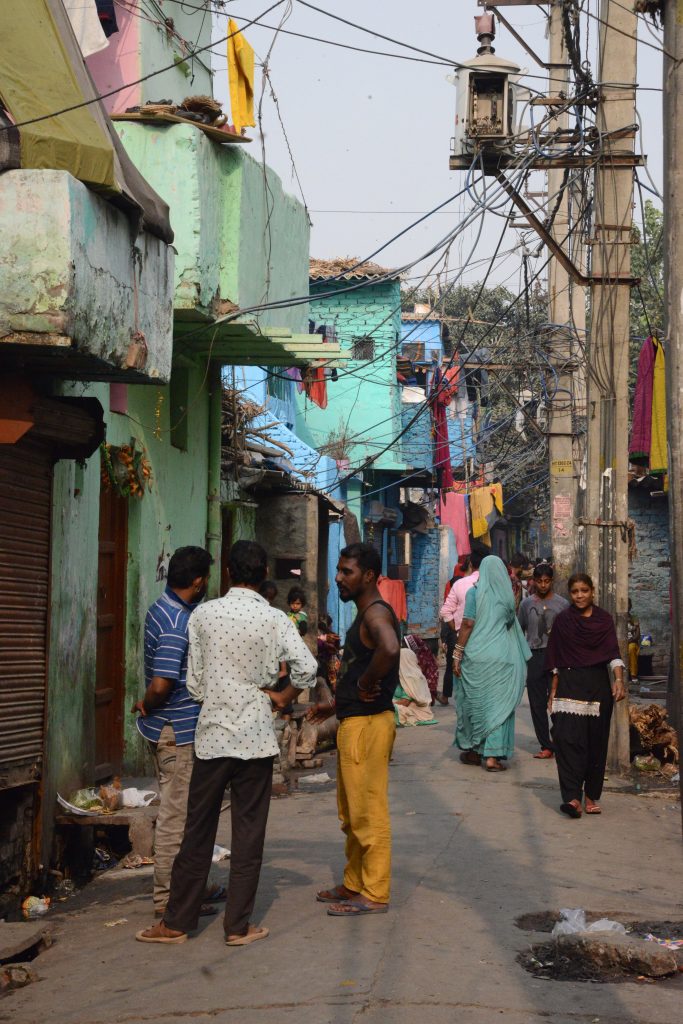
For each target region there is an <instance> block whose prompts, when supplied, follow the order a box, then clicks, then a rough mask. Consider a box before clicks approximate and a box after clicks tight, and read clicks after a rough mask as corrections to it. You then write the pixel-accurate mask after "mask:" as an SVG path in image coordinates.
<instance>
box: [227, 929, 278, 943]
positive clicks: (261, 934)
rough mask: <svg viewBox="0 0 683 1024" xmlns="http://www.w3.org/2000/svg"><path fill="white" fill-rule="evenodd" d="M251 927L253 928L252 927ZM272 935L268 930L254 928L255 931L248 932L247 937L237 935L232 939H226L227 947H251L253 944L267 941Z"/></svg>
mask: <svg viewBox="0 0 683 1024" xmlns="http://www.w3.org/2000/svg"><path fill="white" fill-rule="evenodd" d="M250 927H251V926H250ZM269 935H270V932H269V930H268V929H267V928H254V929H253V931H248V932H247V934H246V935H235V936H234V937H233V938H232V939H229V938H227V936H226V939H225V945H226V946H250V945H251V944H252V942H258V941H259V939H266V938H267V937H268V936H269Z"/></svg>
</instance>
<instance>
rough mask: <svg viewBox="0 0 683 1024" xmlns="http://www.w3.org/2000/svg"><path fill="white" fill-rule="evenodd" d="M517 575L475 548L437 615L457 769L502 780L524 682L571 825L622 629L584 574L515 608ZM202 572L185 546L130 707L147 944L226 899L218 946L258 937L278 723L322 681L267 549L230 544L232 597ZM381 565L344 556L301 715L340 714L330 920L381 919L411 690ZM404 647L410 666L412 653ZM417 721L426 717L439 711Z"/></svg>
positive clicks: (582, 796) (593, 805) (542, 572)
mask: <svg viewBox="0 0 683 1024" xmlns="http://www.w3.org/2000/svg"><path fill="white" fill-rule="evenodd" d="M513 563H514V560H513ZM522 565H523V560H522V561H521V562H519V563H518V565H517V566H515V565H514V564H512V566H511V568H510V570H508V567H507V566H506V564H505V563H504V562H503V561H502V560H501V559H500V558H498V557H497V556H495V555H491V554H487V553H485V551H481V552H479V551H473V552H472V554H471V555H470V556H468V557H467V559H465V560H461V562H460V563H459V564H458V566H457V567H456V570H455V572H454V576H453V579H452V580H451V584H452V585H451V586H450V589H449V592H448V594H447V596H446V600H445V603H444V605H443V608H442V609H441V617H442V620H443V622H444V632H443V633H442V638H443V641H444V647H445V650H446V671H445V673H444V679H443V686H442V692H441V694H438V695H437V699H438V700H439V702H440V703H442V704H447V703H449V701H450V697H451V696H452V695H453V693H454V694H455V705H456V717H457V725H456V734H455V744H456V745H457V747H458V748H459V749H460V760H461V761H462V762H463V764H464V765H467V766H483V767H485V768H486V770H487V771H489V772H502V771H505V770H506V766H507V762H508V760H509V758H510V757H512V755H513V752H514V729H515V713H516V709H517V707H518V705H519V703H520V701H521V699H522V695H523V692H524V688H525V685H526V687H527V689H528V694H529V703H530V707H531V714H532V721H533V724H534V729H535V731H536V735H537V738H538V741H539V744H540V750H539V752H538V753H537V754H536V755H535V756H536V757H538V758H539V759H542V760H547V761H551V760H552V759H555V760H556V763H557V769H558V774H559V781H560V790H561V794H562V804H561V810H562V811H563V812H564V813H565V814H567V815H569V816H570V817H572V818H578V817H581V815H582V814H583V813H584V811H585V813H587V814H599V813H600V805H599V799H600V795H601V790H602V782H603V776H604V769H605V762H606V755H607V738H608V732H609V723H610V717H611V714H612V707H613V701H615V700H620V699H621V698H622V697H623V696H624V683H623V672H624V665H623V662H622V661H621V659H620V657H619V650H618V645H617V638H616V633H615V629H614V624H613V622H612V619H611V617H610V616H609V615H608V614H607V613H606V612H605V611H603V610H602V609H600V608H598V607H597V606H596V605H595V604H594V590H593V585H592V582H591V580H590V578H589V577H588V576H585V575H583V574H576V575H574V576H572V577H571V579H570V580H569V585H568V592H569V599H570V600H569V602H567V601H565V600H564V599H563V598H561V597H560V596H558V595H557V594H555V593H554V591H553V569H552V567H551V566H550V565H548V564H547V563H543V564H540V565H537V566H536V568H535V569H534V571H533V586H532V587H531V588H530V590H531V591H532V592H531V593H529V595H528V596H526V597H525V596H523V592H522V587H521V582H520V576H521V571H522ZM211 566H212V560H211V556H210V555H209V553H208V552H207V551H205V550H204V549H203V548H199V547H184V548H180V549H178V550H177V551H176V552H175V554H174V555H173V557H172V558H171V560H170V564H169V567H168V575H167V581H166V588H165V591H164V593H163V594H162V595H161V596H160V597H159V599H158V600H157V601H155V602H154V604H153V605H152V606H151V608H150V609H149V612H148V614H147V619H146V623H145V690H144V694H143V696H142V698H141V699H140V700H139V701H138V702H137V703H136V704H135V705H134V707H133V709H132V710H133V711H134V712H135V713H136V714H138V728H139V731H140V732H141V734H142V736H143V737H144V738H145V739H146V741H147V743H148V746H149V750H150V753H151V756H152V759H153V761H154V765H155V769H156V773H157V777H158V781H159V790H160V806H159V813H158V818H157V825H156V834H155V851H154V852H155V864H154V893H153V903H154V915H155V918H156V920H155V922H154V923H153V924H152V925H151V926H150V927H148V928H145V929H142V930H141V931H139V932H138V933H137V935H136V938H137V939H138V940H139V941H141V942H149V943H161V944H176V943H180V942H184V941H186V940H187V938H188V935H189V933H191V932H192V931H194V930H195V929H196V928H197V925H198V922H199V917H200V916H202V915H208V914H213V913H216V912H217V907H216V904H217V903H220V902H221V901H223V900H225V903H226V906H225V915H224V921H223V930H224V935H225V942H226V944H227V945H229V946H244V945H248V944H251V943H253V942H255V941H258V940H260V939H264V938H266V936H267V935H268V929H267V928H266V927H265V926H264V925H262V924H259V923H256V922H254V921H253V920H252V917H253V911H254V906H255V899H256V893H257V888H258V883H259V877H260V872H261V865H262V860H263V850H264V843H265V835H266V825H267V820H268V813H269V807H270V800H271V793H272V778H273V764H274V760H275V758H276V757H277V756H278V754H279V747H278V742H277V739H276V733H275V729H274V725H273V718H274V714H276V713H278V712H284V711H288V710H291V706H292V703H293V702H294V701H296V699H297V697H298V695H299V694H300V693H301V691H303V690H309V689H312V688H313V687H314V686H315V682H316V673H317V667H318V665H317V661H316V659H315V657H314V656H313V654H312V653H311V651H310V650H309V647H308V646H307V644H306V642H305V640H304V635H305V633H306V630H307V620H306V615H305V613H304V612H303V607H304V604H305V601H306V596H305V593H304V591H303V590H301V588H293V589H292V591H291V592H290V594H289V595H288V597H289V599H290V600H289V602H288V604H289V614H286V613H285V612H283V611H280V610H278V609H277V608H275V607H274V606H273V605H272V604H271V601H270V600H269V597H270V598H271V600H272V595H271V594H270V593H269V592H268V583H269V581H268V580H267V570H268V558H267V553H266V551H265V550H264V549H263V547H261V546H260V545H259V544H257V543H254V542H251V541H238V542H237V543H235V544H234V545H233V547H232V549H231V551H230V555H229V559H228V571H229V578H230V579H229V582H230V585H229V589H228V591H227V593H226V594H225V596H223V597H220V598H217V599H215V600H210V601H204V600H203V599H204V597H205V594H206V591H207V586H208V580H209V574H210V572H211ZM381 568H382V566H381V556H380V554H379V552H378V551H377V549H376V548H375V547H374V546H372V545H370V544H363V543H355V544H351V545H349V546H348V547H346V548H344V549H343V550H342V551H341V554H340V557H339V562H338V566H337V573H336V577H335V582H336V586H337V588H338V592H339V597H340V599H341V600H342V601H344V602H353V603H354V604H355V606H356V617H355V619H354V621H353V623H352V625H351V627H350V628H349V630H348V632H347V634H346V637H345V638H344V645H343V655H342V660H341V666H340V668H339V671H338V673H337V678H336V684H335V687H334V693H333V695H332V697H331V699H329V700H325V702H324V703H316V704H313V705H312V706H311V707H310V708H309V709H308V710H307V712H306V717H307V719H308V720H309V721H310V722H313V723H316V722H318V723H319V722H323V721H324V720H325V719H327V718H330V717H332V716H336V718H337V719H338V721H339V726H338V731H337V737H336V745H337V805H338V813H339V819H340V822H341V828H342V832H343V833H344V836H345V867H344V871H343V875H342V876H341V878H340V881H339V882H338V883H337V884H335V885H333V886H332V887H330V888H329V889H321V890H319V891H318V892H317V894H316V899H317V901H318V902H320V903H322V904H325V905H326V910H327V913H328V914H329V915H331V916H333V917H358V916H365V915H372V914H384V913H386V912H387V911H388V909H389V904H390V886H391V825H390V817H389V796H388V790H389V764H390V759H391V755H392V749H393V745H394V738H395V734H396V727H397V720H398V721H400V716H398V715H397V714H396V707H395V701H396V694H397V692H398V693H399V694H403V695H404V696H405V693H404V690H403V689H402V688H401V681H402V679H403V673H402V671H401V665H402V653H401V652H402V646H401V629H400V623H399V621H398V619H397V617H396V614H395V612H394V611H393V609H392V608H391V606H390V604H388V603H387V602H386V601H385V600H384V599H383V597H382V595H381V593H380V591H379V589H378V581H379V578H380V574H381ZM295 591H296V593H295ZM403 653H404V654H406V653H407V654H408V655H409V657H410V658H411V659H412V660H411V666H412V661H415V666H417V665H418V661H417V655H416V654H415V652H414V647H413V649H411V650H408V651H406V650H405V649H404V650H403ZM403 681H404V683H405V679H403ZM549 715H550V718H551V720H552V730H550V728H549V717H548V716H549ZM427 718H428V720H429V721H433V718H432V716H431V713H430V714H428V716H427ZM416 724H418V723H416ZM419 724H422V723H421V722H420V723H419ZM228 786H229V787H230V816H231V863H230V875H229V881H228V884H227V891H226V890H225V888H224V887H222V886H214V887H211V886H210V885H209V874H210V869H211V864H212V855H213V849H214V844H215V839H216V834H217V829H218V824H219V818H220V814H221V810H222V809H223V806H224V800H225V792H226V787H228Z"/></svg>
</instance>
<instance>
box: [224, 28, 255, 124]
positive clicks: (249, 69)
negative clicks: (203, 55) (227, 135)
mask: <svg viewBox="0 0 683 1024" xmlns="http://www.w3.org/2000/svg"><path fill="white" fill-rule="evenodd" d="M228 33H229V35H228V40H227V47H228V85H229V87H230V110H231V113H232V123H233V124H234V126H235V131H236V132H237V133H238V134H239V133H240V132H241V131H242V129H243V128H253V127H254V126H255V124H256V121H255V120H254V49H253V47H252V46H251V44H250V43H248V42H247V40H246V39H245V38H244V36H243V35H242V33H241V32H240V30H239V28H238V27H237V23H236V22H235V21H233V20H232V18H230V19H229V21H228Z"/></svg>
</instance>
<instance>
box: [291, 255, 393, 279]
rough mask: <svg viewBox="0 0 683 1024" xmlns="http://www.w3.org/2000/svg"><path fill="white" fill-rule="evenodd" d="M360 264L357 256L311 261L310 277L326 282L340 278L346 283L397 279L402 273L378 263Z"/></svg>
mask: <svg viewBox="0 0 683 1024" xmlns="http://www.w3.org/2000/svg"><path fill="white" fill-rule="evenodd" d="M358 263H359V260H358V257H357V256H344V257H337V258H335V259H332V260H311V261H310V272H309V277H310V279H311V281H325V280H327V279H328V278H330V277H340V278H343V279H344V280H345V281H363V280H365V279H368V278H373V277H386V276H389V277H390V278H397V277H400V276H401V275H400V273H399V272H398V271H397V270H391V269H390V268H389V267H380V266H379V264H378V263H370V262H366V263H360V265H359V266H357V264H358Z"/></svg>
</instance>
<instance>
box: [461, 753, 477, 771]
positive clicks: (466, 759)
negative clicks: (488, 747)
mask: <svg viewBox="0 0 683 1024" xmlns="http://www.w3.org/2000/svg"><path fill="white" fill-rule="evenodd" d="M460 760H461V761H462V763H463V764H471V765H475V766H476V767H477V768H478V767H479V765H480V764H481V756H480V755H479V754H477V752H476V751H475V750H463V752H462V754H461V755H460Z"/></svg>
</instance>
